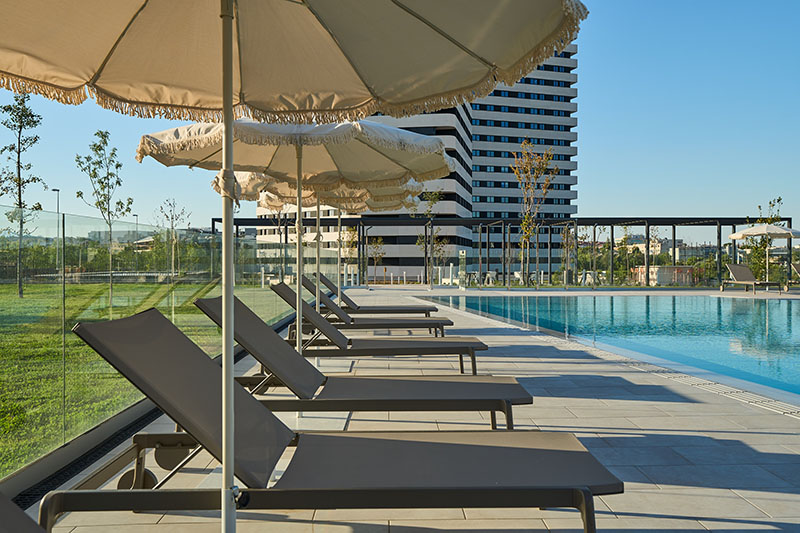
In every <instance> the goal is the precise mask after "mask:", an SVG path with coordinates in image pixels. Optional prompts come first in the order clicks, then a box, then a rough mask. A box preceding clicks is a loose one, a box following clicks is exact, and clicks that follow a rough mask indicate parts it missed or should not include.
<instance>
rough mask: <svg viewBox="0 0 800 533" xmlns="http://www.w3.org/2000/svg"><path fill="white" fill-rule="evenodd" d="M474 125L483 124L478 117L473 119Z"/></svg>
mask: <svg viewBox="0 0 800 533" xmlns="http://www.w3.org/2000/svg"><path fill="white" fill-rule="evenodd" d="M472 125H473V126H480V125H481V121H480V120H478V119H477V118H473V119H472Z"/></svg>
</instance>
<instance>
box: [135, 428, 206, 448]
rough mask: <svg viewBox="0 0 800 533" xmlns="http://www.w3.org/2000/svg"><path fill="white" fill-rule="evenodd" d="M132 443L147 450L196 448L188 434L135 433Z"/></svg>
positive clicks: (194, 442) (193, 440)
mask: <svg viewBox="0 0 800 533" xmlns="http://www.w3.org/2000/svg"><path fill="white" fill-rule="evenodd" d="M133 443H134V444H135V445H137V446H138V447H139V449H142V450H146V449H149V448H196V447H197V441H196V440H195V439H194V438H193V437H192V436H191V435H189V434H188V433H182V432H175V433H137V434H136V435H134V436H133Z"/></svg>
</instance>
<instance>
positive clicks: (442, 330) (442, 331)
mask: <svg viewBox="0 0 800 533" xmlns="http://www.w3.org/2000/svg"><path fill="white" fill-rule="evenodd" d="M439 336H440V337H444V326H442V327H441V329H440V330H439Z"/></svg>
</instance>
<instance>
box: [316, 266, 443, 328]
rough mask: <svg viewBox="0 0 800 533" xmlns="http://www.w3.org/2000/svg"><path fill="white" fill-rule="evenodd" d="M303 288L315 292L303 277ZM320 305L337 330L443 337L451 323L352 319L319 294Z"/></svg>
mask: <svg viewBox="0 0 800 533" xmlns="http://www.w3.org/2000/svg"><path fill="white" fill-rule="evenodd" d="M303 287H305V288H306V290H307V291H309V292H311V293H312V294H313V293H314V292H315V291H316V286H315V285H314V282H313V281H311V280H310V279H308V278H307V277H306V276H303ZM319 299H320V304H321V305H322V306H323V307H325V309H327V310H328V311H330V312H331V313H333V316H334V317H336V320H331V317H327V318H328V319H329V321H332V322H334V323H335V324H336V327H337V328H339V329H353V330H370V329H371V330H374V329H427V330H428V331H431V330H433V331H434V332H436V333H437V334H439V335H441V336H442V337H444V328H445V326H452V325H453V321H452V320H450V319H449V318H436V317H433V318H431V317H424V318H407V317H392V318H376V317H355V318H354V317H352V316H350V315H349V314H348V313H347V311H345V310H344V309H342V308H341V307H339V305H338V304H336V302H334V301H333V300H331V299H330V298H329V297H328V295H327V294H325V293H323V292H320V293H319Z"/></svg>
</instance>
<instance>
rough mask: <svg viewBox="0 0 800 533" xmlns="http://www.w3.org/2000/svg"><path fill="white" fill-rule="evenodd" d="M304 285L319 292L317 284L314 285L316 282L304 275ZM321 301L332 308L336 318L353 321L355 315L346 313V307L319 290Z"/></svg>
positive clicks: (347, 322) (311, 290)
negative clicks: (342, 306) (340, 305)
mask: <svg viewBox="0 0 800 533" xmlns="http://www.w3.org/2000/svg"><path fill="white" fill-rule="evenodd" d="M303 287H305V289H306V290H307V291H309V292H311V293H313V294H316V292H317V286H316V285H314V282H313V281H311V280H310V279H308V278H307V277H305V276H303ZM319 302H320V303H321V304H322V305H324V306H325V307H327V308H328V309H330V310H331V312H332V313H333V314H334V315H336V318H338V319H339V320H341V321H342V322H344V323H345V324H350V323H352V322H353V317H351V316H350V315H348V314H347V313H345V311H344V309H342V308H341V307H339V306H338V305H337V304H336V303H335V302H334V301H333V300H331V299H330V298H329V297H328V295H327V294H325V293H324V292H322V291H321V290H320V291H319Z"/></svg>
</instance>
